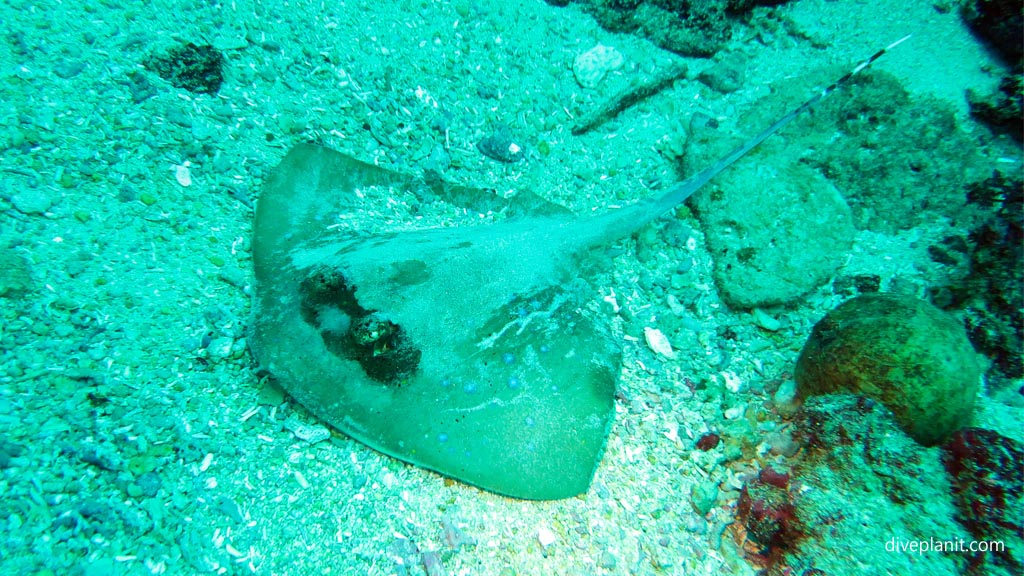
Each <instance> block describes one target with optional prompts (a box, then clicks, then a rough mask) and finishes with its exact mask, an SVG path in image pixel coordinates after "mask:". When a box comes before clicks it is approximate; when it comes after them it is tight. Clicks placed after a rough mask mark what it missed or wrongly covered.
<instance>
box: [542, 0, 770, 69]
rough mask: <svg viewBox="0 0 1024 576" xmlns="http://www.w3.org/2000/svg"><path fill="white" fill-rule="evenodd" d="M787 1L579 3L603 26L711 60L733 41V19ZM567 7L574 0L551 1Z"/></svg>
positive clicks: (618, 0) (584, 0)
mask: <svg viewBox="0 0 1024 576" xmlns="http://www.w3.org/2000/svg"><path fill="white" fill-rule="evenodd" d="M785 1H786V0H575V2H576V3H577V4H579V5H580V6H581V7H582V8H583V9H584V10H586V11H587V12H589V13H590V14H591V15H592V16H593V17H594V18H595V19H596V20H597V21H598V22H599V23H600V24H601V25H602V26H604V27H605V28H607V29H608V30H611V31H614V32H635V33H637V34H639V35H641V36H644V37H646V38H647V39H649V40H650V41H652V42H654V43H655V44H657V45H658V46H661V47H662V48H665V49H666V50H671V51H673V52H677V53H679V54H685V55H688V56H710V55H712V54H714V53H715V52H716V51H717V50H718V48H719V47H720V46H721V45H722V44H723V43H724V42H725V41H726V40H728V39H729V36H730V32H731V28H732V22H733V19H734V18H736V17H739V16H742V15H743V14H745V13H747V12H749V11H750V10H751V9H752V8H754V7H755V6H758V5H761V6H775V5H778V4H783V3H785ZM547 2H548V4H552V5H555V6H565V5H567V4H568V3H569V2H570V0H547Z"/></svg>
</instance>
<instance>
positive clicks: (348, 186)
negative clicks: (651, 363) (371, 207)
mask: <svg viewBox="0 0 1024 576" xmlns="http://www.w3.org/2000/svg"><path fill="white" fill-rule="evenodd" d="M890 47H891V46H890ZM883 52H884V50H883V51H880V52H879V53H878V54H876V55H875V56H873V57H872V58H871V59H870V60H868V61H866V62H864V63H862V64H861V65H860V66H858V67H857V68H855V69H854V71H853V72H851V73H850V74H848V75H847V76H846V77H844V78H843V79H841V80H840V81H839V82H836V83H835V84H833V85H832V86H830V87H829V88H827V89H826V90H824V91H822V92H821V93H820V94H818V95H816V96H815V97H814V98H812V99H811V100H809V101H808V102H806V103H805V104H804V105H802V106H800V107H799V108H797V109H796V110H794V111H793V112H791V113H789V114H787V115H786V116H784V117H783V118H781V119H779V121H777V122H776V123H775V124H773V125H772V126H770V127H769V128H767V129H766V130H764V131H763V132H762V133H761V134H759V135H758V136H756V137H754V138H752V139H751V140H749V141H748V142H746V143H744V144H743V145H742V146H740V147H738V148H736V149H735V150H733V151H732V152H731V153H730V154H728V155H727V156H726V157H724V158H722V159H721V160H720V161H719V162H717V163H715V164H714V165H713V166H710V167H708V168H707V169H705V170H703V171H702V172H700V173H698V174H697V175H695V176H694V177H692V178H690V179H688V180H686V181H684V182H681V183H679V184H677V185H675V186H673V187H672V188H671V189H669V190H668V191H666V192H665V193H664V194H662V195H661V196H659V197H656V198H652V199H649V200H646V201H642V202H640V203H637V204H635V205H633V206H630V207H627V208H624V209H620V210H615V211H610V212H607V213H605V214H602V215H598V216H595V217H591V218H576V217H573V216H571V215H567V214H558V213H552V212H557V211H548V213H547V214H546V215H521V216H519V217H516V218H510V219H507V220H505V221H502V222H498V223H493V224H487V225H475V226H459V227H442V228H426V229H419V230H402V231H392V232H384V233H374V234H364V233H360V232H358V231H354V230H351V229H347V228H345V227H344V226H340V225H339V222H340V219H339V217H340V216H341V215H343V214H345V213H346V212H348V211H352V210H357V209H361V207H362V205H361V200H362V194H361V191H362V190H365V189H366V188H367V187H371V186H373V187H383V188H385V189H386V190H391V191H393V192H394V194H398V193H402V192H407V191H409V190H412V189H417V188H422V187H423V186H424V183H423V181H422V180H420V179H418V178H416V177H413V176H409V175H405V174H399V173H395V172H391V171H388V170H385V169H382V168H379V167H376V166H372V165H369V164H365V163H362V162H359V161H357V160H355V159H352V158H350V157H348V156H345V155H342V154H340V153H338V152H334V151H332V150H329V149H326V148H323V147H319V146H315V145H299V146H296V147H295V148H294V149H293V150H292V151H290V152H289V153H288V155H287V156H286V157H285V158H284V160H282V162H281V164H280V165H278V166H277V167H276V168H275V169H274V171H273V172H272V173H271V174H270V176H269V177H268V178H267V181H266V183H265V185H264V189H263V192H262V195H261V197H260V200H259V205H258V207H257V211H256V221H255V225H254V240H253V258H254V263H255V271H256V280H257V284H256V289H257V296H256V306H255V318H254V332H253V335H252V336H253V338H252V344H253V350H254V352H255V353H256V355H257V357H258V359H259V361H260V362H261V364H262V365H263V366H264V367H265V368H267V369H268V370H269V371H270V372H271V373H272V374H273V375H274V376H275V377H276V378H277V380H278V381H279V382H280V383H281V384H282V386H283V387H284V388H285V390H287V391H288V392H289V393H290V394H291V395H292V396H293V397H294V398H296V399H297V400H298V401H299V402H300V403H301V404H303V405H304V406H306V407H307V408H308V409H309V410H310V411H311V412H313V413H314V414H316V415H317V416H318V417H320V418H322V419H323V420H325V421H326V422H328V423H329V424H331V425H332V426H334V427H336V428H337V429H339V430H341V431H343V432H345V433H346V434H348V435H350V436H351V437H353V438H355V439H356V440H359V441H361V442H363V443H365V444H367V445H369V446H371V447H373V448H375V449H377V450H379V451H381V452H383V453H385V454H389V455H391V456H394V457H396V458H398V459H401V460H404V461H406V462H410V463H412V464H416V465H419V466H423V467H425V468H429V469H431V470H435V471H437V472H440V473H441V474H444V475H446V476H450V477H452V478H456V479H458V480H461V481H464V482H467V483H469V484H473V485H476V486H479V487H481V488H484V489H487V490H491V491H494V492H497V493H500V494H504V495H508V496H513V497H517V498H526V499H556V498H565V497H570V496H574V495H576V494H580V493H582V492H585V491H586V490H587V488H588V486H589V484H590V481H591V478H592V477H593V474H594V471H595V468H596V466H597V464H598V463H599V462H600V459H601V454H602V452H603V447H604V443H605V438H606V437H607V434H608V430H609V426H610V424H611V421H612V413H613V397H614V392H615V382H616V379H617V376H618V372H619V368H620V367H619V356H620V348H619V345H618V344H617V343H616V342H615V340H614V339H613V338H612V337H611V334H610V330H609V329H608V327H607V324H606V323H605V322H604V321H603V320H602V319H601V318H600V317H599V314H597V312H595V311H594V310H592V308H591V306H590V303H592V302H593V300H594V293H593V290H592V288H591V287H590V285H589V284H588V283H587V282H586V281H585V280H583V279H581V278H578V275H579V270H580V264H581V260H582V259H583V258H585V257H587V255H588V254H590V253H591V251H592V249H594V248H595V247H598V246H601V245H603V244H606V243H608V242H610V241H612V240H615V239H617V238H621V237H623V236H625V235H628V234H630V233H632V232H633V231H635V230H636V229H638V228H639V227H641V226H643V225H645V224H647V223H648V222H650V221H651V220H653V219H655V218H658V217H659V216H661V215H662V214H664V213H665V212H666V211H668V210H670V209H671V208H673V207H674V206H676V205H678V204H679V203H680V202H683V201H684V200H686V198H688V197H689V196H690V195H691V194H693V193H694V192H695V191H696V190H698V189H699V188H700V187H701V186H703V185H704V184H705V183H706V182H708V181H709V180H710V179H711V178H713V177H714V176H715V175H716V174H718V173H719V172H721V171H722V170H724V169H725V168H726V167H728V166H729V165H730V164H732V163H733V162H735V161H736V160H737V159H739V158H740V157H742V156H743V155H744V154H746V153H747V152H749V151H750V150H751V149H753V148H754V147H756V146H757V145H758V144H759V143H760V142H762V141H763V140H764V139H766V138H768V137H769V136H771V135H772V134H774V133H775V132H776V131H777V130H778V129H779V128H781V127H782V126H784V125H785V124H787V123H788V122H790V121H791V120H792V119H793V118H795V117H796V116H798V115H799V114H800V113H801V112H803V111H804V110H806V109H807V108H809V107H810V106H812V105H813V104H814V103H815V102H817V101H818V100H820V99H821V98H822V97H824V96H825V95H827V94H828V93H829V92H830V91H831V90H832V89H834V88H835V87H836V86H837V85H839V84H840V83H841V82H842V81H844V80H845V79H846V78H848V77H849V76H852V75H853V74H854V73H856V72H857V71H859V70H860V69H862V68H864V67H866V66H867V65H868V64H870V62H871V61H873V60H874V59H875V58H878V57H879V56H880V55H881V54H882V53H883ZM513 202H516V201H515V200H513ZM522 208H523V209H524V210H523V211H525V208H526V207H525V206H523V207H522Z"/></svg>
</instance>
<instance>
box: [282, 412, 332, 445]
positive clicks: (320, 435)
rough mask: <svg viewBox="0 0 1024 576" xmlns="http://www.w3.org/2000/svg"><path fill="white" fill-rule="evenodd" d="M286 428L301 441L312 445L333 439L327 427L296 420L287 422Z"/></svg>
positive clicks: (292, 419) (290, 419)
mask: <svg viewBox="0 0 1024 576" xmlns="http://www.w3.org/2000/svg"><path fill="white" fill-rule="evenodd" d="M284 427H285V428H287V429H289V430H291V431H292V434H295V437H296V438H298V439H299V440H305V441H306V442H309V443H310V444H316V443H317V442H323V441H324V440H327V439H328V438H330V437H331V431H330V430H329V429H328V428H327V427H326V426H322V425H319V424H314V425H309V424H304V423H302V422H299V421H298V420H296V419H294V418H289V419H288V420H286V421H285V423H284Z"/></svg>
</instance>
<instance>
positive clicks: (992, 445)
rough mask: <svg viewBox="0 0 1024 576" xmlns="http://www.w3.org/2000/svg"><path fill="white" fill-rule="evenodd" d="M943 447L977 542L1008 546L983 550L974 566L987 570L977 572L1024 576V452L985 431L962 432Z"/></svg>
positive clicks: (958, 502)
mask: <svg viewBox="0 0 1024 576" xmlns="http://www.w3.org/2000/svg"><path fill="white" fill-rule="evenodd" d="M942 448H943V455H942V461H943V463H944V464H945V465H946V469H947V470H948V471H949V474H950V476H951V477H952V480H953V494H954V496H955V498H956V505H957V509H958V510H959V513H958V515H957V517H958V519H959V520H960V522H961V523H962V524H963V525H964V526H966V527H967V529H968V530H969V531H970V532H971V534H972V535H973V536H974V537H975V538H976V539H977V540H985V541H998V542H1003V543H1004V544H1006V548H1005V549H1004V550H992V551H990V552H978V553H977V556H976V557H974V558H972V564H973V565H974V566H976V567H977V568H979V569H980V568H982V567H983V566H984V567H986V570H984V571H978V572H977V573H979V574H981V573H984V574H996V573H999V572H997V571H996V570H997V567H998V568H999V569H1005V570H1006V571H1007V572H1006V573H1009V574H1021V573H1024V470H1022V469H1021V462H1022V461H1024V448H1022V447H1021V445H1020V443H1019V442H1017V441H1015V440H1013V439H1011V438H1007V437H1005V436H1002V435H1000V434H998V433H996V432H993V431H992V430H985V429H982V428H965V429H963V430H960V431H959V432H957V433H956V434H954V435H953V437H952V438H950V439H949V442H947V443H946V444H945V445H944V446H943V447H942Z"/></svg>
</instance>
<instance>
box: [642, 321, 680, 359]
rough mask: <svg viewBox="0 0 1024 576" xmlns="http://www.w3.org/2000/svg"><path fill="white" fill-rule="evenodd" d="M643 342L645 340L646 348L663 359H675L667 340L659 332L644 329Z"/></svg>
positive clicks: (655, 329) (653, 329) (648, 328)
mask: <svg viewBox="0 0 1024 576" xmlns="http://www.w3.org/2000/svg"><path fill="white" fill-rule="evenodd" d="M644 340H647V346H648V347H650V349H651V350H654V352H656V353H657V354H660V355H662V356H664V357H665V358H675V357H676V353H675V351H674V350H672V345H671V344H669V343H668V338H666V337H665V335H664V334H662V333H661V330H658V329H657V328H650V327H647V328H644Z"/></svg>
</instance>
